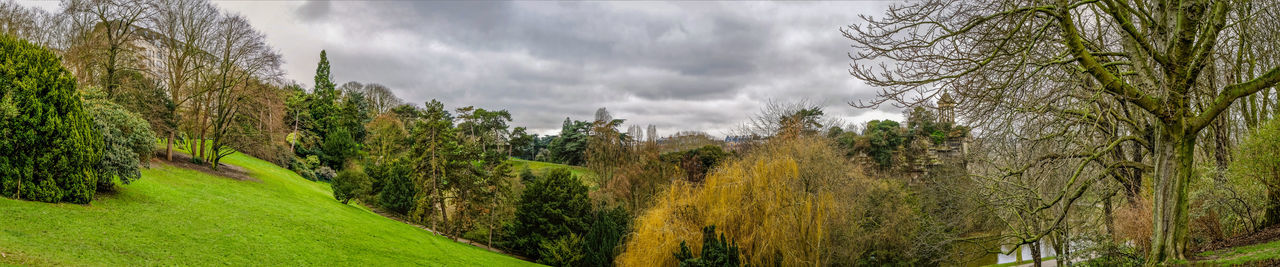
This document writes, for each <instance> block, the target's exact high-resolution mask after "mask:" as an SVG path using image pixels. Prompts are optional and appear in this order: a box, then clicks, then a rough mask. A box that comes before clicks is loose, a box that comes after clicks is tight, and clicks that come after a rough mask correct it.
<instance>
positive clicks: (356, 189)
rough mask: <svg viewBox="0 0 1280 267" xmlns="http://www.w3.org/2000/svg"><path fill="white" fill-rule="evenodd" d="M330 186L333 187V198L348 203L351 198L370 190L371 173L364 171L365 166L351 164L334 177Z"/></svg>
mask: <svg viewBox="0 0 1280 267" xmlns="http://www.w3.org/2000/svg"><path fill="white" fill-rule="evenodd" d="M330 186H331V187H332V188H333V198H334V199H337V200H338V201H342V204H347V203H348V202H350V201H351V199H353V198H357V197H360V196H363V195H364V194H367V193H368V192H369V187H370V185H369V175H368V174H365V173H364V168H362V167H360V165H356V164H351V165H350V166H347V167H346V168H343V169H342V171H340V172H338V176H337V177H333V183H331V184H330Z"/></svg>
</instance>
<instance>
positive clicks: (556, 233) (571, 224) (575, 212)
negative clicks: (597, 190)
mask: <svg viewBox="0 0 1280 267" xmlns="http://www.w3.org/2000/svg"><path fill="white" fill-rule="evenodd" d="M590 216H591V202H590V199H589V198H588V197H587V187H586V186H584V185H582V182H580V181H578V179H577V178H575V177H573V175H572V174H570V173H569V171H568V170H565V169H556V170H553V171H551V172H550V173H547V175H546V176H545V177H541V179H537V180H535V181H534V182H533V183H531V184H529V187H528V188H525V190H524V193H523V194H522V195H521V196H520V202H519V204H518V206H517V207H516V222H515V225H514V227H513V231H514V234H515V236H517V238H516V240H515V244H514V245H515V246H514V248H515V251H516V252H518V253H520V254H523V255H527V256H540V255H542V254H543V252H542V247H541V246H540V245H541V244H542V243H544V242H554V240H557V239H561V238H565V237H567V236H569V235H570V234H580V233H584V232H586V230H587V227H588V223H589V222H588V220H589V219H590Z"/></svg>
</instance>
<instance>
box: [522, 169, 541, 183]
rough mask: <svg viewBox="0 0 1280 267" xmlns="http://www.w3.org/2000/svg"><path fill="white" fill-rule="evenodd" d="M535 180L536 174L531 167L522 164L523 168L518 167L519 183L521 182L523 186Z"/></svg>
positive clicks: (536, 178)
mask: <svg viewBox="0 0 1280 267" xmlns="http://www.w3.org/2000/svg"><path fill="white" fill-rule="evenodd" d="M537 180H538V175H537V174H533V169H530V168H529V166H524V168H523V169H520V183H523V184H524V185H525V186H529V184H532V183H533V182H534V181H537Z"/></svg>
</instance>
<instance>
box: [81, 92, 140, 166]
mask: <svg viewBox="0 0 1280 267" xmlns="http://www.w3.org/2000/svg"><path fill="white" fill-rule="evenodd" d="M85 106H86V109H87V111H88V113H89V114H90V115H92V116H93V118H94V123H95V125H96V127H97V129H98V132H99V133H101V134H102V141H103V149H102V160H100V161H98V164H97V169H98V172H99V174H100V176H99V177H98V191H110V190H113V189H114V187H115V180H116V179H119V180H120V182H121V183H124V184H129V183H130V182H133V181H134V180H137V179H138V178H141V177H142V172H141V171H140V169H139V167H140V166H147V165H148V163H149V159H151V154H152V151H153V150H154V149H155V144H154V143H155V141H156V135H155V133H153V132H152V131H151V125H149V124H147V121H146V120H144V119H142V116H139V115H138V114H136V113H133V112H131V111H129V110H127V109H125V108H124V107H122V106H120V105H116V104H115V103H112V102H110V101H107V99H106V95H104V94H102V93H101V92H98V91H93V90H91V91H90V93H87V95H86V97H85Z"/></svg>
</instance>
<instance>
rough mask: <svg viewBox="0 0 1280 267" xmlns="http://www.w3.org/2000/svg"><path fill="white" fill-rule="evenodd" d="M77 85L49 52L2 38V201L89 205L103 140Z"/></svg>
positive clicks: (0, 77)
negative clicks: (63, 202)
mask: <svg viewBox="0 0 1280 267" xmlns="http://www.w3.org/2000/svg"><path fill="white" fill-rule="evenodd" d="M75 85H76V81H75V78H73V77H72V76H71V73H70V72H68V71H67V70H66V68H63V67H62V65H61V63H60V60H59V59H58V56H57V55H56V54H54V53H53V52H52V51H49V50H48V49H45V48H43V47H40V46H37V45H34V44H31V43H29V42H27V41H24V40H20V39H17V38H15V37H12V36H8V35H0V136H2V137H3V138H0V195H4V196H8V197H12V198H20V199H31V200H38V201H44V202H61V201H66V202H73V203H89V201H90V200H93V195H94V192H95V190H96V185H97V182H98V177H99V176H100V175H99V174H98V171H97V170H95V169H94V166H95V165H96V164H98V163H99V160H100V157H101V153H102V152H101V151H102V146H103V145H102V140H101V138H102V136H101V134H100V133H98V131H97V130H96V129H95V127H94V122H93V117H92V116H90V115H89V114H86V112H85V110H84V108H83V105H82V104H81V100H80V94H79V92H78V91H76V87H75Z"/></svg>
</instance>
